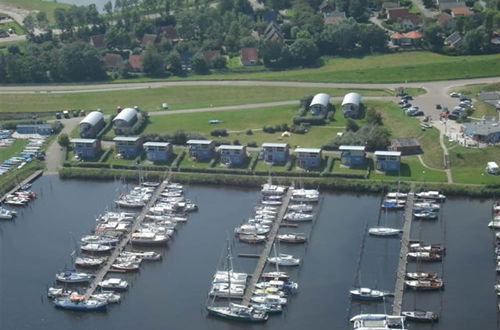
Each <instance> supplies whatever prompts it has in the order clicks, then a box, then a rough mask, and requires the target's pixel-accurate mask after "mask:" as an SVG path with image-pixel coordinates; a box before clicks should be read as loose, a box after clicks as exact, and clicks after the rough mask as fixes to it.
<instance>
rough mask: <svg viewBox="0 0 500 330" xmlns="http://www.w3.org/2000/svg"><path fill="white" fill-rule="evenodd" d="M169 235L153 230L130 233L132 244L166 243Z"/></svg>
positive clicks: (150, 244)
mask: <svg viewBox="0 0 500 330" xmlns="http://www.w3.org/2000/svg"><path fill="white" fill-rule="evenodd" d="M169 240H170V236H168V235H162V234H157V233H154V232H139V233H133V234H132V239H131V241H132V244H134V245H148V246H153V245H166V244H167V242H168V241H169Z"/></svg>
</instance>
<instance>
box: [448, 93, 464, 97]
mask: <svg viewBox="0 0 500 330" xmlns="http://www.w3.org/2000/svg"><path fill="white" fill-rule="evenodd" d="M450 96H451V97H460V96H462V94H460V93H457V92H451V93H450Z"/></svg>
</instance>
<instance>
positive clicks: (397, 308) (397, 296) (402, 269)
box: [392, 191, 415, 315]
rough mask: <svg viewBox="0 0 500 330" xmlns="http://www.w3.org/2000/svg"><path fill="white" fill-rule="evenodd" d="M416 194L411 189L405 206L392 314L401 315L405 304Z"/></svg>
mask: <svg viewBox="0 0 500 330" xmlns="http://www.w3.org/2000/svg"><path fill="white" fill-rule="evenodd" d="M414 199H415V194H414V192H413V191H411V192H410V193H409V194H408V199H407V201H406V208H405V218H404V224H403V236H402V238H401V250H400V253H399V263H398V269H397V273H396V286H395V288H394V304H393V305H392V315H401V308H402V305H403V292H404V286H405V275H406V264H407V255H408V245H409V243H410V232H411V221H412V218H413V202H414Z"/></svg>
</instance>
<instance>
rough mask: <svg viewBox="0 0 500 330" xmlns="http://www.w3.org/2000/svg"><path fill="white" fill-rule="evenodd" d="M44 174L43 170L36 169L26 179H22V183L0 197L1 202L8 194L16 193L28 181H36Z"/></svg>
mask: <svg viewBox="0 0 500 330" xmlns="http://www.w3.org/2000/svg"><path fill="white" fill-rule="evenodd" d="M42 174H43V171H42V170H37V171H35V172H34V173H33V174H31V175H30V176H29V177H27V178H26V179H24V180H23V181H21V183H19V184H18V185H16V186H15V187H14V188H13V189H11V190H10V191H8V192H7V193H6V194H5V195H3V196H2V197H1V198H0V203H3V202H4V201H5V199H6V198H7V196H9V195H10V194H13V193H15V192H16V191H18V190H19V189H21V187H22V186H24V185H26V184H28V183H31V182H33V181H35V180H36V179H38V177H40V176H41V175H42Z"/></svg>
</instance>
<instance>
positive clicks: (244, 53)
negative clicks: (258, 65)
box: [240, 47, 259, 62]
mask: <svg viewBox="0 0 500 330" xmlns="http://www.w3.org/2000/svg"><path fill="white" fill-rule="evenodd" d="M240 54H241V61H242V62H252V61H253V62H257V61H258V60H259V54H258V50H257V48H255V47H251V48H242V49H241V51H240Z"/></svg>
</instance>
